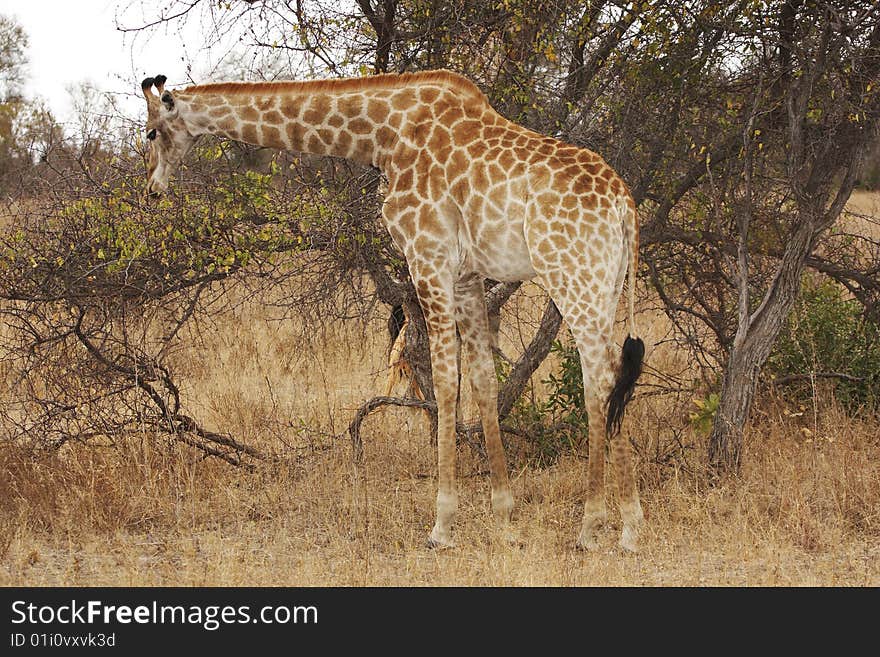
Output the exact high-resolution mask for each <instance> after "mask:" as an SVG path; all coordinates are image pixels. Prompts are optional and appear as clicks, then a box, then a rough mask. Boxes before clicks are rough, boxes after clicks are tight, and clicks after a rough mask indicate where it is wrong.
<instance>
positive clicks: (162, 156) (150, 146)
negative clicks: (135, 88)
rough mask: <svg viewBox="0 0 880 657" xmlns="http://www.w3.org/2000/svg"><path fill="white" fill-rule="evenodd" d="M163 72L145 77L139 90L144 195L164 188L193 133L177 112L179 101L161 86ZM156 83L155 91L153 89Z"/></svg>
mask: <svg viewBox="0 0 880 657" xmlns="http://www.w3.org/2000/svg"><path fill="white" fill-rule="evenodd" d="M166 79H167V78H166V77H165V76H164V75H157V76H156V77H155V78H147V79H146V80H144V81H143V82H141V90H142V91H143V92H144V98H146V99H147V126H146V130H147V150H146V158H145V159H146V164H147V189H146V194H147V196H148V197H156V196H159V195H160V194H161V193H162V192H164V191H165V190H166V189H168V181H169V179H170V178H171V174H172V173H174V171H176V170H177V167H178V166H179V165H180V161H181V160H182V159H183V156H184V155H186V153H187V152H188V151H189V149H190V148H191V147H192V145H193V142H194V141H195V137H194V136H193V135H192V133H190V131H189V129H188V128H187V125H186V122H185V121H184V119H183V117H182V116H181V112H180V105H179V104H178V103H176V102H175V99H174V96H173V95H172V94H171V92H170V91H166V90H165V80H166ZM153 87H156V91H158V92H159V95H158V96H157V95H156V94H154V93H153V91H152V89H153Z"/></svg>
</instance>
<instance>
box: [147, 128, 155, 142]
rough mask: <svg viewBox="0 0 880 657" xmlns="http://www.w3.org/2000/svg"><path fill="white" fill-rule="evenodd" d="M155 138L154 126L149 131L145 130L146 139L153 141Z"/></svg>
mask: <svg viewBox="0 0 880 657" xmlns="http://www.w3.org/2000/svg"><path fill="white" fill-rule="evenodd" d="M155 138H156V128H153V129H152V130H150V131H149V132H147V139H149V140H150V141H153V140H154V139H155Z"/></svg>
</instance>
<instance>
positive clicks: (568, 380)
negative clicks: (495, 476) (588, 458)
mask: <svg viewBox="0 0 880 657" xmlns="http://www.w3.org/2000/svg"><path fill="white" fill-rule="evenodd" d="M550 353H551V354H556V355H557V356H558V357H559V367H558V369H557V370H556V372H551V373H550V375H549V376H548V377H547V379H544V380H543V381H542V383H543V384H544V385H546V386H548V387H549V389H550V393H549V395H548V397H547V398H546V399H545V400H543V401H541V400H539V399H535V397H534V396H533V395H523V396H522V397H521V398H520V399H519V400H518V401H517V403H516V404H515V406H514V407H513V410H512V411H511V413H510V418H509V419H510V422H511V423H512V424H514V425H516V426H517V427H519V428H521V429H522V430H524V431H525V432H527V433H528V434H529V436H530V437H531V438H532V440H531V442H530V444H529V449H528V460H529V462H530V463H531V464H532V465H534V466H537V467H543V466H547V465H552V464H553V463H555V462H556V461H557V460H558V458H559V456H560V455H562V454H563V453H566V452H571V451H574V450H577V449H578V448H579V447H581V446H582V445H583V443H584V439H585V438H586V437H587V434H588V433H589V422H588V416H587V411H586V406H585V404H584V385H583V375H582V374H581V361H580V356H579V355H578V351H577V349H576V348H575V346H574V345H573V344H570V343H569V344H564V343H563V342H561V341H559V340H554V341H553V343H552V344H551V347H550ZM508 370H509V367H508V366H507V364H506V363H504V362H503V361H496V373H497V375H498V379H499V381H500V382H501V383H503V382H504V380H505V379H506V378H507V375H508V374H509V372H508Z"/></svg>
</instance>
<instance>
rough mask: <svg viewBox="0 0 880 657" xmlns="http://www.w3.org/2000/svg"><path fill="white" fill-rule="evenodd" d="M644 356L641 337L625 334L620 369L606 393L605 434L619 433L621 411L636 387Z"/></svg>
mask: <svg viewBox="0 0 880 657" xmlns="http://www.w3.org/2000/svg"><path fill="white" fill-rule="evenodd" d="M644 358H645V343H644V342H642V339H641V338H635V339H633V338H631V337H630V336H626V340H625V341H624V342H623V353H622V354H621V358H620V369H619V370H618V372H617V380H616V381H615V382H614V388H613V389H612V390H611V394H609V395H608V401H607V402H606V406H607V407H608V415H607V417H606V419H605V434H606V435H607V436H608V437H609V438H611V437H613V436H615V435H617V434H618V433H620V423H621V421H622V420H623V411H624V409H625V408H626V405H627V404H628V403H629V400H630V399H632V396H633V391H634V390H635V387H636V380H638V378H639V375H640V374H641V373H642V361H643V360H644Z"/></svg>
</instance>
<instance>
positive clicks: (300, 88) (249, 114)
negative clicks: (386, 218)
mask: <svg viewBox="0 0 880 657" xmlns="http://www.w3.org/2000/svg"><path fill="white" fill-rule="evenodd" d="M351 87H352V85H351V84H350V83H348V81H341V82H340V84H338V85H335V86H334V84H333V82H325V83H324V84H322V85H320V86H319V85H315V84H314V83H307V82H306V83H297V82H284V83H227V84H216V85H203V86H196V87H190V88H189V89H186V90H184V91H182V92H179V93H178V94H177V95H176V97H175V98H176V102H177V103H178V105H179V111H180V113H181V116H182V117H183V118H184V120H185V121H186V123H187V126H188V128H189V129H190V131H191V132H192V133H193V134H194V135H200V134H213V135H217V136H220V137H225V138H227V139H234V140H236V141H243V142H246V143H249V144H254V145H257V146H266V147H269V148H279V149H289V150H294V151H299V152H301V153H313V154H315V155H333V156H336V157H344V158H347V159H350V160H353V161H356V162H360V163H362V164H371V165H373V166H377V167H380V168H383V164H384V161H385V159H386V158H387V156H388V154H389V152H390V150H391V149H392V148H393V146H394V142H395V137H396V130H397V128H399V127H400V123H401V121H402V112H400V111H397V109H398V108H397V107H396V106H400V105H402V104H403V103H402V102H401V101H400V99H399V98H397V97H398V96H399V95H400V94H401V93H402V92H405V91H406V90H402V89H395V88H382V87H381V86H377V87H374V88H367V89H356V88H355V89H352V88H351ZM409 93H410V94H411V93H412V92H411V91H410V92H409ZM411 100H412V99H410V102H411ZM399 109H402V107H400V108H399Z"/></svg>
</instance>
